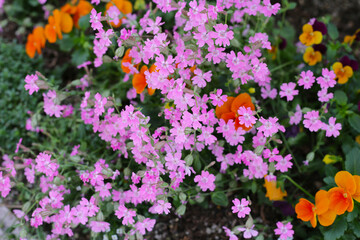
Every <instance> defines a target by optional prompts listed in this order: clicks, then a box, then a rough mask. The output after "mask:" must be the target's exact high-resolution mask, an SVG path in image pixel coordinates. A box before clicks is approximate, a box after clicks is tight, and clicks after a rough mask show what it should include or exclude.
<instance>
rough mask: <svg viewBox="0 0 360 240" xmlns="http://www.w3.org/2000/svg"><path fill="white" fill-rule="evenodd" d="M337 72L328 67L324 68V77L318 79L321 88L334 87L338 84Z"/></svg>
mask: <svg viewBox="0 0 360 240" xmlns="http://www.w3.org/2000/svg"><path fill="white" fill-rule="evenodd" d="M335 78H336V74H335V73H334V71H332V70H331V71H329V69H327V68H323V69H322V77H318V78H317V79H316V81H317V83H318V84H319V85H320V87H321V88H332V87H334V86H335V85H336V80H335Z"/></svg>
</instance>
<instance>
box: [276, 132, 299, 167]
mask: <svg viewBox="0 0 360 240" xmlns="http://www.w3.org/2000/svg"><path fill="white" fill-rule="evenodd" d="M280 135H281V138H282V140H283V142H284V143H285V147H286V149H287V150H288V151H289V153H290V154H291V157H292V158H293V159H294V163H295V166H296V168H297V169H298V170H299V172H300V173H301V172H302V170H301V168H300V165H299V164H298V162H297V160H296V158H295V155H294V153H293V152H292V151H291V148H290V147H289V144H288V142H287V140H286V138H285V136H284V134H283V133H282V132H280Z"/></svg>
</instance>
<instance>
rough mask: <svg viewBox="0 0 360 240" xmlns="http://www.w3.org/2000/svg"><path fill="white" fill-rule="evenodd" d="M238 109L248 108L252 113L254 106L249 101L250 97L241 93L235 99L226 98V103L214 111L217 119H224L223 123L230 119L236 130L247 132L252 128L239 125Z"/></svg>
mask: <svg viewBox="0 0 360 240" xmlns="http://www.w3.org/2000/svg"><path fill="white" fill-rule="evenodd" d="M240 107H246V108H250V109H251V110H252V111H254V110H255V106H254V104H253V103H252V101H251V97H250V95H249V94H247V93H241V94H239V95H238V96H237V97H236V98H234V97H228V98H227V101H226V102H225V103H224V104H223V105H222V106H221V107H219V106H217V107H216V109H215V114H216V117H217V118H221V119H224V120H225V122H228V121H229V120H230V119H232V120H233V121H234V123H235V128H236V129H238V128H239V127H241V128H242V129H244V130H245V131H248V130H250V129H251V128H252V126H250V127H245V125H243V124H240V123H239V118H238V112H237V111H238V110H239V108H240Z"/></svg>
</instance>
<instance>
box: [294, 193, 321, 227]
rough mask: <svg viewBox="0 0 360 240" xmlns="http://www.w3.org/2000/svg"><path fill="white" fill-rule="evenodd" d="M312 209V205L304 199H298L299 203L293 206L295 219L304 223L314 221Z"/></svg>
mask: <svg viewBox="0 0 360 240" xmlns="http://www.w3.org/2000/svg"><path fill="white" fill-rule="evenodd" d="M314 209H315V206H314V204H312V203H311V202H310V201H309V200H307V199H305V198H300V200H299V202H298V203H297V204H296V206H295V212H296V214H297V218H299V219H301V220H303V221H304V222H307V221H310V220H312V219H314V217H315V220H316V213H315V211H314Z"/></svg>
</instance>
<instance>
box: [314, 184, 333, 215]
mask: <svg viewBox="0 0 360 240" xmlns="http://www.w3.org/2000/svg"><path fill="white" fill-rule="evenodd" d="M329 204H330V200H329V194H328V192H327V191H325V190H319V191H318V192H317V193H316V195H315V206H316V210H315V211H316V214H318V215H321V214H324V213H325V212H327V211H328V209H329Z"/></svg>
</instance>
